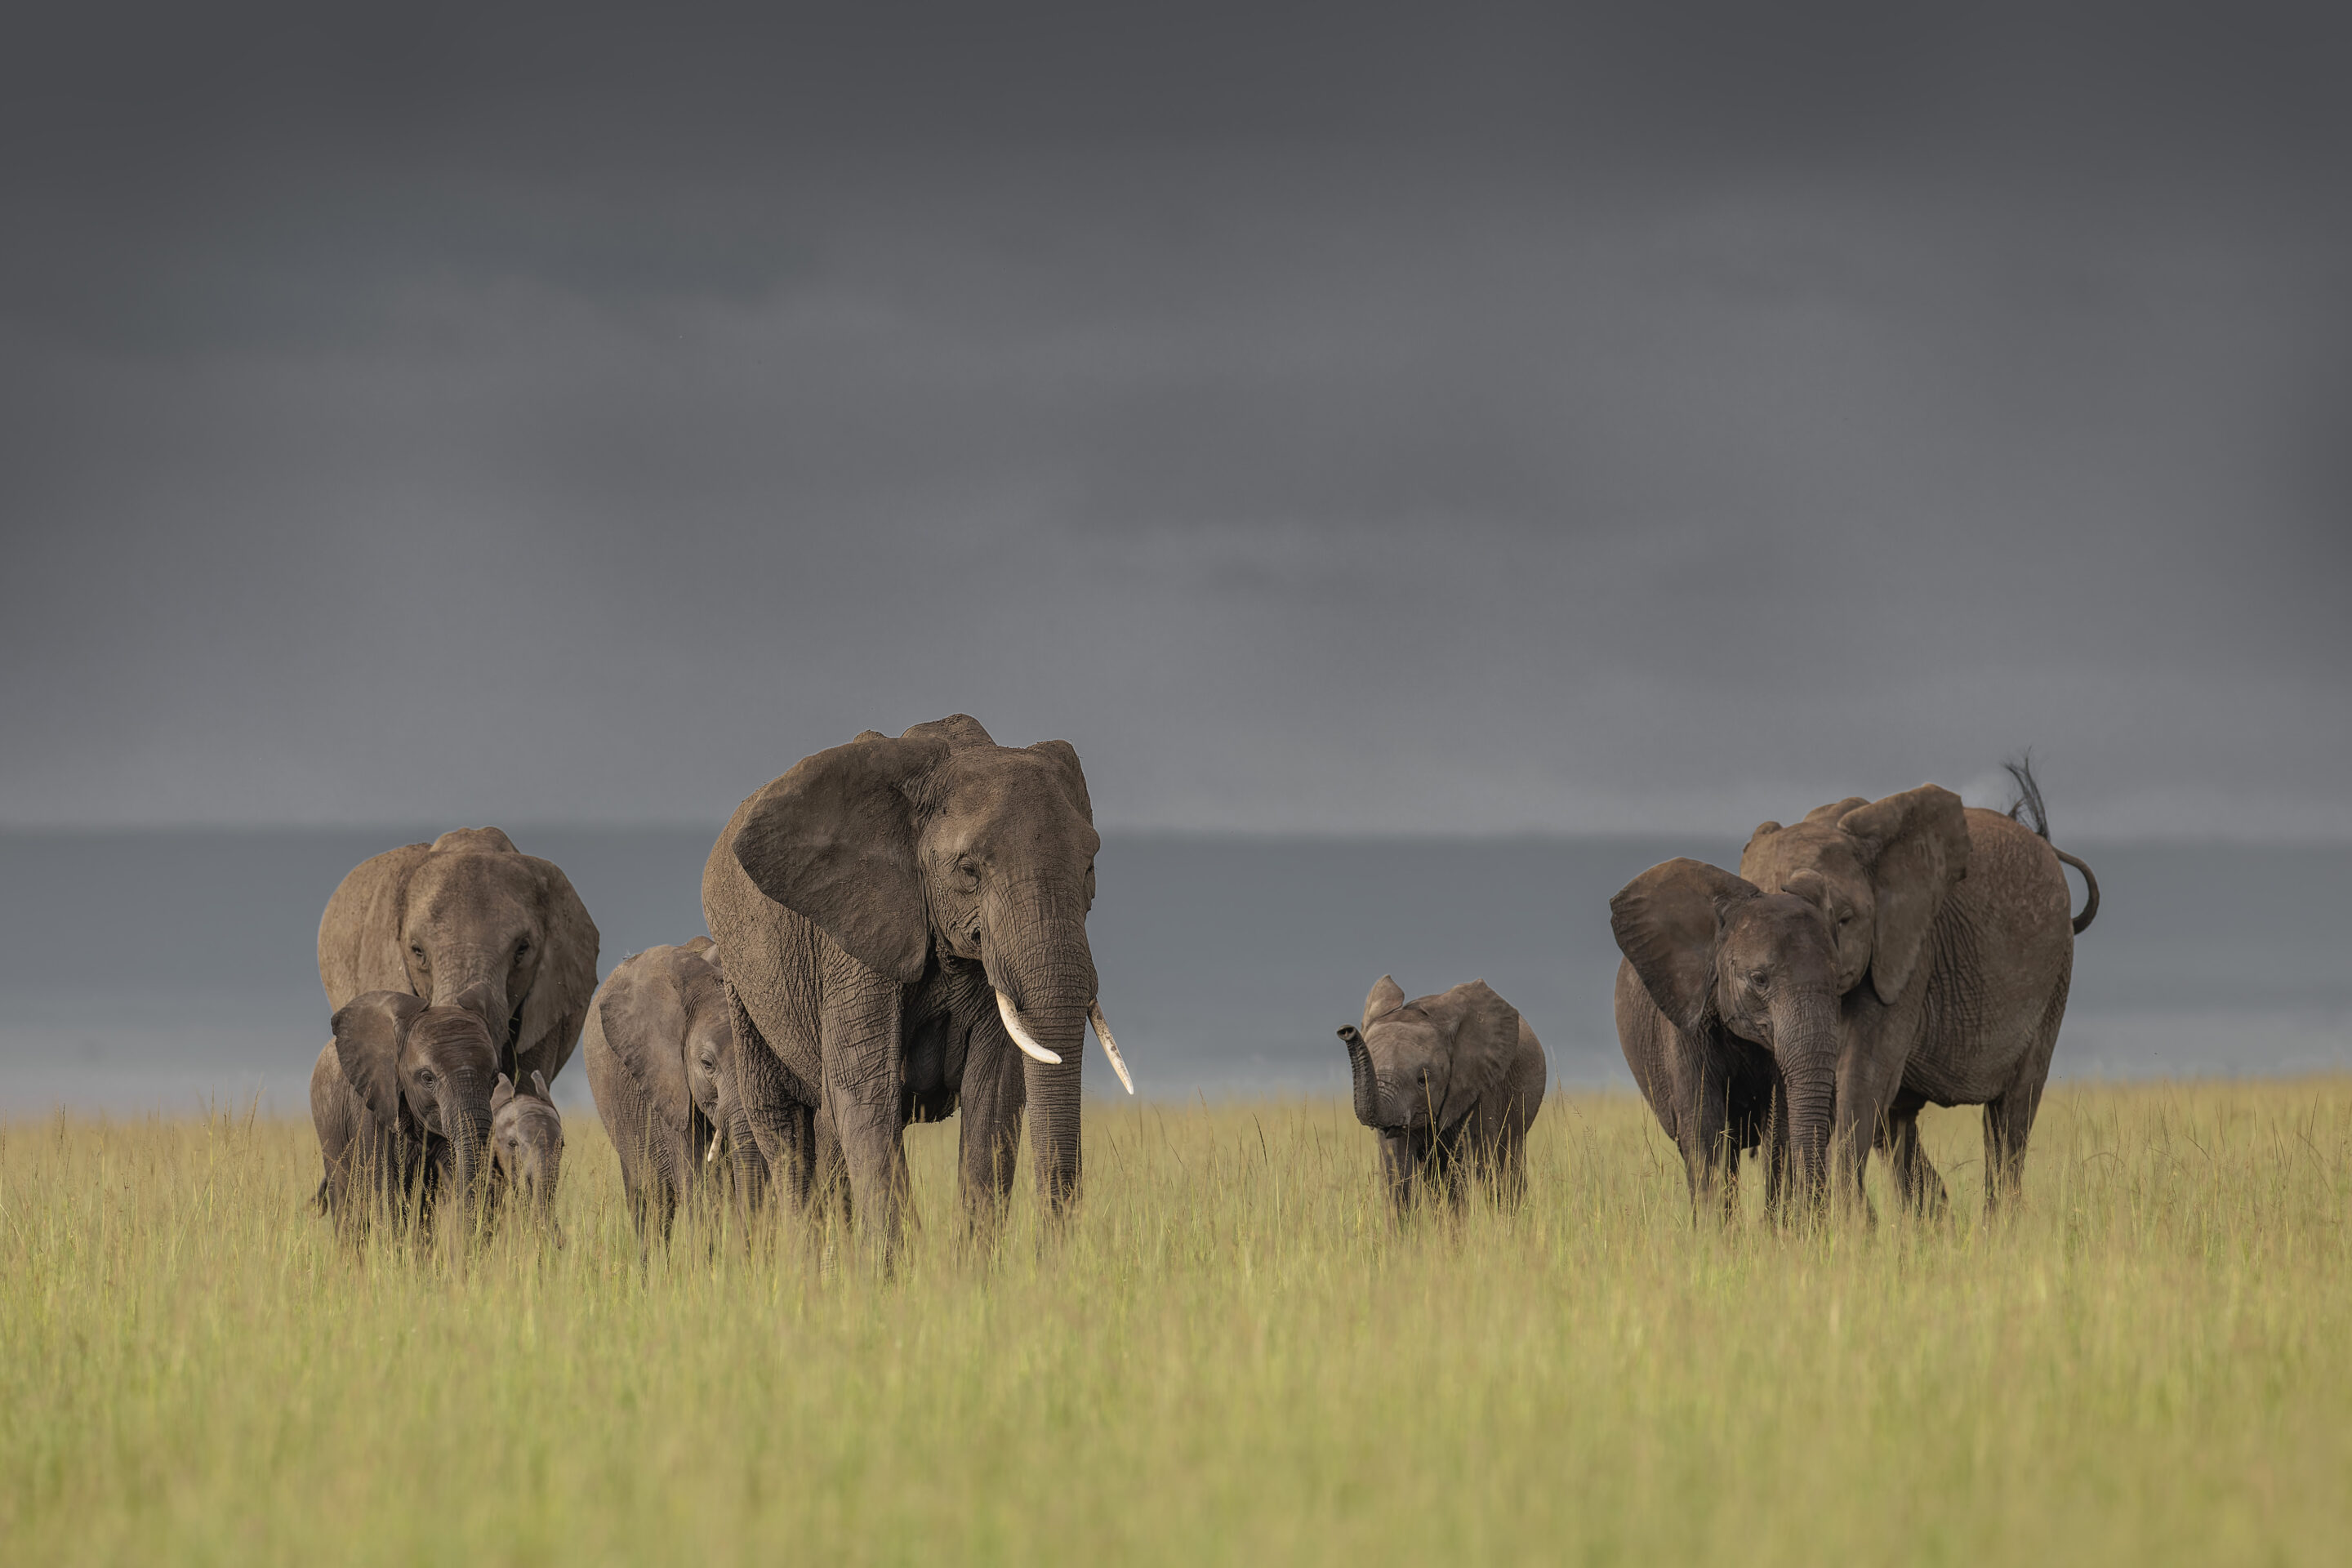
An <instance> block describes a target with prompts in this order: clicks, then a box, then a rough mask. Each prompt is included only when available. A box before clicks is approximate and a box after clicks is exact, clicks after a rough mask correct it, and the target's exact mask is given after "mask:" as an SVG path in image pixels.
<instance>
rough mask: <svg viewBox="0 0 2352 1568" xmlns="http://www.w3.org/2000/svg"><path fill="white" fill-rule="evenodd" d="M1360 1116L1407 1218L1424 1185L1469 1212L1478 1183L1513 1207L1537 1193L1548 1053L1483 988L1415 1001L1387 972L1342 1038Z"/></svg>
mask: <svg viewBox="0 0 2352 1568" xmlns="http://www.w3.org/2000/svg"><path fill="white" fill-rule="evenodd" d="M1339 1038H1340V1039H1342V1040H1344V1041H1345V1042H1347V1047H1348V1067H1349V1071H1350V1072H1351V1073H1352V1074H1353V1076H1354V1079H1355V1102H1356V1120H1357V1121H1360V1122H1362V1123H1363V1124H1364V1125H1365V1126H1367V1127H1369V1128H1370V1129H1372V1130H1373V1131H1375V1132H1377V1133H1379V1134H1380V1140H1381V1174H1382V1177H1383V1179H1384V1180H1385V1183H1386V1184H1387V1187H1388V1190H1389V1194H1390V1196H1391V1199H1392V1200H1393V1202H1394V1204H1395V1205H1396V1209H1397V1212H1398V1213H1400V1214H1402V1213H1403V1212H1404V1211H1405V1210H1406V1209H1407V1208H1409V1207H1410V1206H1411V1205H1412V1198H1413V1191H1414V1188H1415V1186H1416V1185H1417V1184H1419V1183H1421V1182H1423V1181H1427V1182H1431V1183H1433V1184H1439V1185H1442V1186H1443V1187H1444V1190H1445V1192H1446V1194H1447V1195H1448V1196H1449V1197H1450V1198H1451V1199H1452V1201H1453V1202H1454V1205H1455V1206H1457V1207H1459V1206H1460V1205H1461V1204H1462V1202H1463V1200H1464V1198H1465V1196H1466V1195H1467V1193H1468V1190H1469V1187H1470V1186H1471V1184H1473V1183H1474V1182H1475V1181H1480V1180H1484V1181H1486V1182H1488V1183H1490V1184H1492V1186H1493V1187H1494V1190H1495V1192H1496V1195H1497V1196H1498V1197H1500V1198H1501V1199H1502V1200H1503V1202H1504V1203H1505V1204H1506V1205H1517V1203H1518V1201H1519V1199H1520V1198H1521V1197H1522V1196H1523V1195H1524V1194H1525V1193H1526V1191H1527V1139H1528V1126H1529V1125H1530V1124H1531V1123H1533V1122H1534V1121H1535V1119H1536V1113H1537V1112H1538V1111H1539V1110H1542V1109H1543V1097H1544V1054H1543V1045H1542V1043H1541V1042H1540V1041H1538V1039H1537V1038H1536V1032H1535V1030H1533V1029H1532V1028H1529V1027H1528V1021H1527V1020H1526V1019H1525V1018H1522V1017H1521V1016H1519V1010H1518V1009H1517V1008H1516V1007H1514V1006H1512V1005H1510V1004H1509V1003H1508V1002H1506V1001H1504V1000H1503V999H1502V998H1501V997H1500V996H1497V995H1496V994H1495V993H1494V990H1493V989H1492V988H1491V987H1490V986H1488V985H1487V984H1486V982H1485V981H1483V980H1473V981H1470V982H1468V983H1467V984H1462V985H1456V986H1455V987H1454V989H1452V990H1451V991H1446V992H1443V993H1441V994H1437V995H1434V996H1423V997H1422V998H1421V999H1420V1000H1418V1001H1415V1002H1407V1001H1406V1000H1405V999H1404V989H1403V987H1402V986H1400V985H1399V984H1397V983H1396V982H1395V981H1394V980H1393V979H1391V978H1390V977H1389V976H1388V975H1385V974H1383V975H1381V978H1380V980H1379V982H1378V984H1374V985H1373V987H1372V989H1371V994H1370V995H1368V996H1366V997H1365V998H1364V1018H1363V1023H1362V1025H1361V1026H1357V1025H1354V1024H1350V1025H1349V1026H1346V1027H1345V1028H1342V1029H1341V1030H1340V1031H1339Z"/></svg>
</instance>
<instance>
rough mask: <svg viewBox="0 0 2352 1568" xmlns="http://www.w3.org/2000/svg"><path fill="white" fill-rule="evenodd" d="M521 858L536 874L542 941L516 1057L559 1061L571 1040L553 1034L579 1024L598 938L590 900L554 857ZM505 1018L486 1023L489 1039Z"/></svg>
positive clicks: (498, 1034)
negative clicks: (590, 915) (525, 1054)
mask: <svg viewBox="0 0 2352 1568" xmlns="http://www.w3.org/2000/svg"><path fill="white" fill-rule="evenodd" d="M522 861H523V864H525V865H527V866H529V867H530V868H531V870H532V871H533V872H534V873H536V874H537V876H538V878H539V889H540V907H539V908H540V914H539V919H540V927H541V931H543V932H544V933H545V934H544V944H543V945H542V947H541V950H540V954H539V971H538V973H536V974H534V975H533V976H532V977H531V982H530V994H529V995H527V996H525V997H522V998H521V1002H522V1027H521V1028H520V1029H519V1030H517V1031H516V1033H515V1050H516V1054H517V1056H518V1058H520V1056H521V1053H523V1052H525V1051H533V1052H534V1053H535V1054H536V1055H537V1056H538V1057H539V1058H541V1059H543V1060H545V1061H547V1062H548V1063H550V1064H551V1065H553V1066H556V1067H559V1068H560V1067H561V1066H562V1063H563V1061H564V1059H565V1058H567V1057H569V1056H570V1055H571V1053H572V1046H573V1044H574V1043H575V1042H574V1041H572V1040H569V1039H559V1038H557V1036H559V1035H561V1034H562V1033H563V1031H564V1029H565V1028H566V1027H567V1026H569V1027H570V1028H571V1029H572V1030H575V1031H576V1030H577V1029H578V1028H579V1026H580V1021H581V1020H582V1019H583V1018H585V1017H586V1016H587V1015H588V999H589V998H590V997H591V996H593V995H594V994H596V949H597V944H598V942H599V941H600V940H601V939H600V938H599V936H598V934H597V931H596V922H595V921H593V920H590V919H589V918H588V906H587V905H586V904H583V903H582V902H581V901H580V895H579V894H578V893H576V892H574V891H573V890H572V879H571V878H569V877H567V876H565V875H564V874H563V868H562V867H560V866H558V865H557V864H556V863H555V862H554V861H552V860H542V859H541V858H539V857H538V856H536V855H525V856H523V857H522ZM506 1027H507V1021H506V1020H505V1019H504V1018H500V1019H499V1020H498V1021H497V1022H496V1023H494V1024H493V1025H491V1026H490V1034H491V1037H492V1038H493V1039H498V1040H504V1039H505V1038H506Z"/></svg>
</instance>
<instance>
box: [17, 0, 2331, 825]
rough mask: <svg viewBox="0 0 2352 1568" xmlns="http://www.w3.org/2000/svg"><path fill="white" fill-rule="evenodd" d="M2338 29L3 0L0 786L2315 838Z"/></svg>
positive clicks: (616, 815)
mask: <svg viewBox="0 0 2352 1568" xmlns="http://www.w3.org/2000/svg"><path fill="white" fill-rule="evenodd" d="M11 17H12V19H11V24H10V26H9V29H8V33H9V37H8V41H7V44H6V46H5V50H0V200H4V201H5V208H0V210H5V217H4V218H0V224H5V231H6V237H5V244H0V527H5V555H0V563H5V565H0V571H5V576H0V659H5V665H0V679H5V685H0V826H64V825H115V824H145V823H157V824H182V823H223V824H269V823H323V822H351V823H358V822H380V821H397V822H404V823H420V824H421V823H448V822H461V821H462V822H474V821H500V822H508V823H521V824H528V823H551V822H619V821H670V822H707V823H710V824H712V825H714V826H715V825H716V823H717V822H718V821H719V819H721V818H722V817H723V816H724V815H725V813H726V812H727V811H728V810H729V809H730V807H731V806H732V805H733V804H734V803H735V802H736V801H737V800H738V799H740V797H741V796H743V795H746V794H748V793H749V792H750V791H751V790H752V789H754V788H756V787H758V786H759V785H760V784H761V783H763V782H764V781H765V780H767V779H768V778H770V777H771V776H772V775H773V774H774V773H778V772H779V771H781V770H782V768H783V767H785V766H786V765H788V764H789V763H791V762H793V760H794V759H795V758H797V757H799V756H800V755H802V754H803V753H804V752H809V751H813V750H816V749H819V748H821V747H823V746H826V745H832V744H836V743H838V742H843V741H845V740H847V739H848V738H849V737H850V736H851V735H853V734H854V733H856V731H858V730H860V729H862V728H865V727H867V726H869V725H870V726H874V727H877V728H880V729H885V730H889V731H897V730H898V729H901V728H904V727H905V726H906V725H908V724H909V723H912V722H915V721H919V720H924V719H929V718H934V717H937V716H939V715H940V714H943V713H947V712H950V711H953V710H967V711H970V712H971V713H974V714H977V715H979V716H980V717H981V719H982V721H984V722H985V723H987V724H988V725H989V726H990V727H991V728H992V730H993V731H995V732H996V734H997V736H998V738H999V739H1001V740H1006V741H1011V742H1028V741H1033V740H1036V739H1041V738H1044V737H1045V736H1049V735H1058V736H1064V737H1066V738H1068V739H1069V740H1071V741H1073V742H1076V745H1077V747H1078V749H1079V751H1080V752H1081V754H1082V755H1083V756H1084V758H1085V760H1086V764H1087V772H1088V775H1089V777H1090V779H1091V781H1092V782H1093V785H1094V795H1095V799H1096V802H1097V811H1098V814H1099V816H1100V818H1101V820H1102V821H1103V823H1104V824H1105V826H1113V827H1119V828H1130V829H1132V828H1185V829H1229V828H1233V829H1253V830H1269V831H1272V830H1298V829H1312V830H1330V831H1349V832H1374V833H1390V832H1438V833H1458V832H1507V831H1526V830H1543V831H1559V832H1573V831H1596V830H1597V831H1630V830H1647V829H1658V828H1678V827H1690V828H1694V829H1696V828H1706V829H1710V830H1716V831H1735V830H1738V829H1744V828H1745V827H1746V826H1748V825H1749V824H1750V823H1752V822H1753V821H1754V820H1755V819H1756V818H1757V817H1759V816H1792V815H1795V814H1798V813H1801V812H1802V811H1803V810H1805V809H1806V808H1807V807H1809V806H1811V805H1814V804H1817V803H1818V802H1819V801H1821V800H1823V799H1828V798H1833V797H1835V796H1837V795H1844V794H1849V793H1861V794H1878V793H1883V792H1885V791H1887V790H1892V789H1898V788H1904V787H1907V786H1908V785H1911V784H1916V783H1918V782H1920V781H1921V780H1923V779H1934V780H1937V781H1940V782H1943V783H1946V784H1951V785H1953V786H1955V787H1958V788H1961V789H1963V791H1964V792H1966V793H1969V795H1971V796H1972V797H1973V798H1978V799H1981V800H1984V801H1986V802H1988V803H1996V802H1997V798H1998V797H2000V793H2001V792H2000V789H1999V788H1998V787H1997V784H1996V782H1995V781H1996V780H1997V778H1998V764H1999V763H2000V759H2001V758H2002V757H2003V756H2004V755H2006V754H2009V753H2011V752H2014V751H2016V750H2018V749H2019V748H2021V747H2024V746H2028V745H2031V746H2032V747H2033V748H2034V749H2035V752H2036V753H2037V755H2038V756H2039V757H2040V758H2041V759H2042V773H2043V779H2044V783H2045V784H2046V785H2047V787H2048V790H2049V794H2050V796H2051V800H2052V804H2053V811H2054V813H2055V816H2056V818H2057V824H2058V827H2059V830H2060V834H2061V837H2066V836H2067V835H2068V834H2070V833H2071V834H2073V835H2074V836H2078V837H2079V836H2116V835H2143V834H2145V835H2158V836H2199V837H2203V836H2228V837H2326V838H2337V839H2341V838H2346V837H2352V618H2347V614H2346V606H2345V599H2346V594H2347V588H2352V570H2348V569H2352V167H2347V163H2352V156H2347V149H2352V92H2347V90H2346V88H2345V83H2346V82H2347V80H2352V29H2348V28H2347V21H2346V19H2345V18H2346V17H2347V12H2346V10H2345V8H2344V7H2343V6H2341V5H2313V6H2308V7H2301V6H2277V5H2230V6H2212V5H2207V6H2200V7H2171V6H2166V5H2148V4H2130V5H2108V6H2065V5H2048V4H2035V5H2023V6H2014V7H2011V6H2003V5H1949V4H1938V5H1917V6H1912V5H1891V4H1885V3H1883V0H1882V3H1873V4H1859V5H1831V6H1822V5H1779V6H1759V5H1748V4H1729V3H1718V4H1710V5H1695V6H1675V5H1659V4H1655V3H1644V4H1635V5H1607V6H1590V5H1586V6H1578V5H1553V4H1547V5H1529V6H1525V7H1520V8H1516V9H1491V8H1484V7H1478V6H1465V5H1446V6H1442V7H1432V8H1430V9H1429V10H1428V11H1427V12H1426V13H1424V14H1423V16H1422V18H1421V19H1420V20H1418V21H1415V20H1411V19H1408V18H1406V17H1405V16H1403V14H1402V13H1398V12H1392V11H1381V12H1378V13H1376V12H1375V10H1374V8H1372V7H1367V6H1362V5H1329V6H1311V7H1301V6H1283V5H1257V4H1253V5H1238V6H1220V5H1204V4H1192V5H1181V6H1168V7H1161V8H1159V9H1158V10H1156V11H1154V12H1152V13H1149V14H1143V13H1132V12H1129V11H1127V10H1126V9H1124V8H1121V7H1117V6H1110V5H1098V4H1088V5H1067V6H1028V5H937V6H928V7H908V6H894V5H878V4H872V3H865V4H856V5H841V6H824V5H798V4H796V5H783V6H772V5H763V6H742V7H740V8H705V7H697V6H691V5H662V6H647V7H644V8H642V9H639V10H634V11H627V12H624V11H618V10H614V11H603V10H599V9H597V8H595V7H593V6H587V5H569V4H567V5H542V6H538V7H521V8H517V7H509V6H500V5H482V4H465V5H431V4H415V3H405V4H402V5H382V6H377V7H373V8H358V7H321V6H317V5H284V6H257V5H237V4H216V5H203V6H194V5H180V4H163V3H160V0H149V3H146V4H128V5H108V4H91V3H87V0H85V3H80V4H75V5H57V6H45V5H34V6H31V7H23V8H18V9H16V10H14V11H12V14H11Z"/></svg>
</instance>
